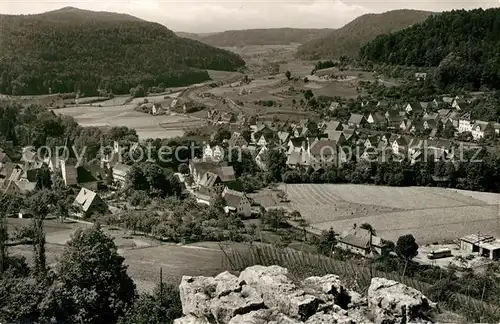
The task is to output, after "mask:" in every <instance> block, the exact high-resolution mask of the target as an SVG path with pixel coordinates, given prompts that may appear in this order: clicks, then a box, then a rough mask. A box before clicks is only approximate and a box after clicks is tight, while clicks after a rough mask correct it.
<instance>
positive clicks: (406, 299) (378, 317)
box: [368, 278, 437, 324]
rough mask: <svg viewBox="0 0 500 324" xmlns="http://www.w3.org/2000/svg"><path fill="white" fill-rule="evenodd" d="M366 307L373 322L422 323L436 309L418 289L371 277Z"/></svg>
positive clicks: (429, 317)
mask: <svg viewBox="0 0 500 324" xmlns="http://www.w3.org/2000/svg"><path fill="white" fill-rule="evenodd" d="M368 307H369V308H370V311H371V312H372V314H373V316H374V318H375V323H384V324H386V323H387V324H388V323H409V322H418V323H424V322H426V321H427V320H430V319H431V318H432V315H433V314H434V313H435V312H436V311H437V305H436V303H433V302H431V301H430V300H429V299H428V298H427V297H425V296H424V295H423V294H422V293H421V292H420V291H418V290H416V289H414V288H411V287H408V286H406V285H404V284H402V283H399V282H397V281H393V280H389V279H385V278H373V279H372V281H371V284H370V288H369V289H368Z"/></svg>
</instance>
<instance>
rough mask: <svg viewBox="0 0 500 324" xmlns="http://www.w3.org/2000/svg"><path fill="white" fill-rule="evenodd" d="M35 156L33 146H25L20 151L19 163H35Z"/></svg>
mask: <svg viewBox="0 0 500 324" xmlns="http://www.w3.org/2000/svg"><path fill="white" fill-rule="evenodd" d="M36 156H37V152H36V149H35V147H34V146H25V147H23V149H22V155H21V162H25V163H29V162H35V161H36Z"/></svg>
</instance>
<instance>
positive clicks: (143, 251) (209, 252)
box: [8, 219, 245, 292]
mask: <svg viewBox="0 0 500 324" xmlns="http://www.w3.org/2000/svg"><path fill="white" fill-rule="evenodd" d="M29 222H30V220H28V219H8V228H9V231H12V230H13V229H14V228H15V227H17V226H22V225H26V224H28V223H29ZM88 226H90V225H86V224H82V223H68V222H65V223H63V224H62V223H59V222H58V221H56V220H48V221H46V222H45V224H44V229H45V232H46V242H47V243H46V255H47V264H49V265H53V264H54V263H56V262H57V261H58V260H59V259H60V257H61V255H62V253H63V251H64V248H65V245H66V243H67V241H68V240H69V239H70V238H71V234H72V233H73V232H74V231H76V230H77V229H78V228H85V227H88ZM102 228H103V230H104V231H105V232H107V233H108V234H109V235H111V236H112V237H114V240H115V244H116V246H117V247H118V253H120V254H121V255H122V256H123V257H125V264H127V265H128V269H127V272H128V274H129V275H130V276H131V277H132V279H134V282H135V283H136V285H137V288H138V290H139V291H141V292H151V291H152V289H153V288H154V287H155V285H156V283H157V281H158V279H159V271H160V267H161V268H162V271H163V279H164V281H170V282H172V283H173V284H176V285H177V284H178V283H179V282H180V279H181V277H182V276H183V275H188V276H189V275H192V276H196V275H216V274H218V273H220V272H222V271H224V270H226V269H227V264H225V258H224V254H223V252H222V251H221V249H220V248H219V246H218V244H217V243H211V242H206V243H197V244H192V245H176V244H172V243H160V242H158V241H155V240H150V239H147V238H145V237H142V236H138V235H134V236H132V235H130V234H131V233H129V232H127V231H123V230H118V229H114V228H110V227H106V226H103V227H102ZM231 247H232V248H238V249H243V248H245V246H244V245H243V244H239V245H238V244H233V243H231ZM9 253H10V254H15V255H22V256H24V257H25V258H26V260H27V261H28V262H31V259H32V248H31V246H15V247H9Z"/></svg>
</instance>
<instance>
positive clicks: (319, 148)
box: [310, 139, 337, 155]
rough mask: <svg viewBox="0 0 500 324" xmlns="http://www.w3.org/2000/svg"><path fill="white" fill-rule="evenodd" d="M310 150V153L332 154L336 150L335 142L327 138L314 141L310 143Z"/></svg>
mask: <svg viewBox="0 0 500 324" xmlns="http://www.w3.org/2000/svg"><path fill="white" fill-rule="evenodd" d="M310 152H311V154H312V155H319V154H325V155H330V154H332V155H333V154H335V152H337V142H336V141H332V140H328V139H322V140H319V141H316V142H314V143H312V144H311V148H310Z"/></svg>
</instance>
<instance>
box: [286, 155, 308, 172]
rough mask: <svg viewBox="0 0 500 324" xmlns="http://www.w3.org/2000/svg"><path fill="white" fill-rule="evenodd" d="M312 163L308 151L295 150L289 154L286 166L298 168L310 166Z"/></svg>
mask: <svg viewBox="0 0 500 324" xmlns="http://www.w3.org/2000/svg"><path fill="white" fill-rule="evenodd" d="M309 164H310V161H309V154H308V153H307V152H306V151H300V152H297V151H293V152H291V153H289V154H288V155H287V159H286V166H287V167H289V168H292V169H293V168H296V167H298V166H308V165H309Z"/></svg>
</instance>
